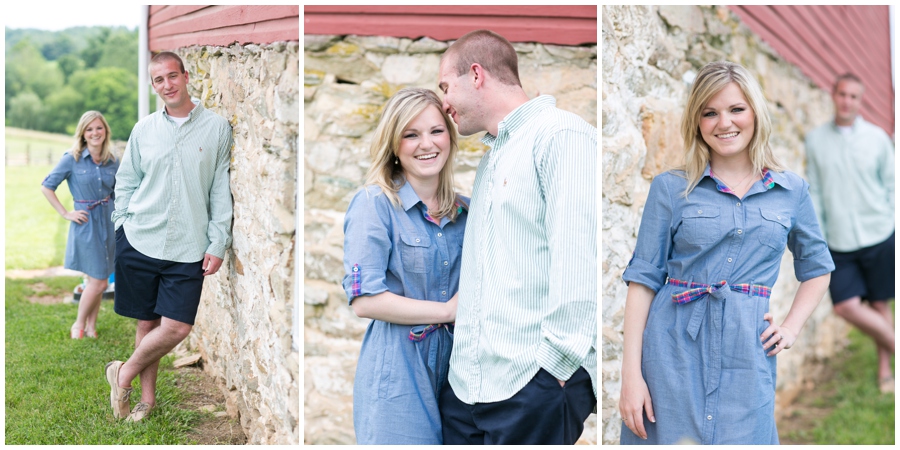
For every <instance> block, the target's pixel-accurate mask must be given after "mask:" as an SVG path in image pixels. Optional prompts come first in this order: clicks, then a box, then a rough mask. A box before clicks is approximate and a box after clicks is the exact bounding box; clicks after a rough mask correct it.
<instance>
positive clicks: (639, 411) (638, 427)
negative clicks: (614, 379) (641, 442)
mask: <svg viewBox="0 0 900 450" xmlns="http://www.w3.org/2000/svg"><path fill="white" fill-rule="evenodd" d="M645 410H646V411H647V418H649V419H650V421H651V422H653V423H656V417H655V416H654V415H653V402H652V401H651V400H650V389H648V388H647V382H646V381H644V378H643V377H640V376H638V377H623V378H622V394H621V395H620V396H619V414H621V415H622V420H623V421H625V426H627V427H628V429H629V430H631V432H632V433H634V434H635V435H637V436H638V437H640V438H641V439H647V430H645V429H644V411H645Z"/></svg>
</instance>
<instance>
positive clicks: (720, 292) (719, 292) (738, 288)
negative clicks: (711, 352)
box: [666, 278, 772, 393]
mask: <svg viewBox="0 0 900 450" xmlns="http://www.w3.org/2000/svg"><path fill="white" fill-rule="evenodd" d="M666 284H670V285H672V286H678V287H685V288H688V290H686V291H682V292H679V293H677V294H672V301H674V302H675V303H677V304H679V305H683V304H685V303H690V302H692V301H694V300H700V299H702V298H704V297H707V296H709V297H712V298H714V299H717V300H721V299H723V298H725V294H726V293H727V292H728V291H734V292H742V293H744V294H749V295H752V296H754V297H762V298H766V299H768V298H769V297H770V296H771V295H772V289H771V288H769V287H768V286H763V285H760V284H749V283H744V284H735V285H733V286H732V285H729V284H728V282H727V281H725V280H722V281H720V282H718V283H715V284H703V283H691V282H688V281H683V280H676V279H674V278H669V279H668V280H667V281H666ZM704 303H705V305H698V306H697V307H695V308H694V311H693V313H692V314H691V318H690V320H689V321H688V326H687V330H686V331H687V333H688V336H690V337H691V339H693V340H697V335H698V334H699V333H700V327H701V326H702V325H703V321H704V320H703V318H704V317H706V314H707V311H708V310H709V309H710V308H712V307H713V305H712V303H714V302H711V301H707V302H704ZM715 303H719V302H715ZM716 307H717V308H718V307H720V306H716ZM710 392H711V391H710ZM707 393H709V392H707Z"/></svg>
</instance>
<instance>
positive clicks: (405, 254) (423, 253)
mask: <svg viewBox="0 0 900 450" xmlns="http://www.w3.org/2000/svg"><path fill="white" fill-rule="evenodd" d="M432 253H433V252H432V251H431V239H429V238H428V236H427V235H424V234H413V233H400V259H401V260H402V261H403V270H405V271H407V272H412V273H425V272H426V271H427V269H428V268H429V267H431V258H433V257H434V255H432Z"/></svg>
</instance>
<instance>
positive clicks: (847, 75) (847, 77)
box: [831, 72, 865, 93]
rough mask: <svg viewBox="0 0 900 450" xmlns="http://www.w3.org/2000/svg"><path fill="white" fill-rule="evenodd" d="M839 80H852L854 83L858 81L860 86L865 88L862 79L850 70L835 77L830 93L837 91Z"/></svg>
mask: <svg viewBox="0 0 900 450" xmlns="http://www.w3.org/2000/svg"><path fill="white" fill-rule="evenodd" d="M841 81H853V82H855V83H859V85H860V86H863V88H865V85H863V82H862V80H860V79H859V77H858V76H856V74H854V73H852V72H847V73H845V74H843V75H841V76H839V77H837V79H836V80H834V86H833V87H832V88H831V92H832V93H835V92H837V88H838V85H840V84H841Z"/></svg>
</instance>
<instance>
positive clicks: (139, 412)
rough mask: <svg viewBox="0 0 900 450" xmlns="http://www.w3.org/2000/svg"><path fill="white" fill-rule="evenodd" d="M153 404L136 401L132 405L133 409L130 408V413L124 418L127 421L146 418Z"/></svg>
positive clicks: (138, 420)
mask: <svg viewBox="0 0 900 450" xmlns="http://www.w3.org/2000/svg"><path fill="white" fill-rule="evenodd" d="M153 409H154V408H153V406H150V404H149V403H144V402H138V404H137V405H134V409H132V410H131V414H129V415H128V417H127V418H126V419H125V420H126V421H127V422H140V421H142V420H144V419H145V418H147V416H149V415H150V411H153Z"/></svg>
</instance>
